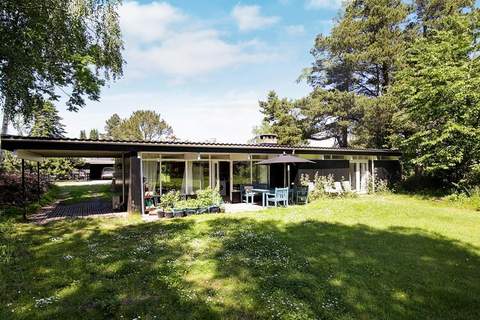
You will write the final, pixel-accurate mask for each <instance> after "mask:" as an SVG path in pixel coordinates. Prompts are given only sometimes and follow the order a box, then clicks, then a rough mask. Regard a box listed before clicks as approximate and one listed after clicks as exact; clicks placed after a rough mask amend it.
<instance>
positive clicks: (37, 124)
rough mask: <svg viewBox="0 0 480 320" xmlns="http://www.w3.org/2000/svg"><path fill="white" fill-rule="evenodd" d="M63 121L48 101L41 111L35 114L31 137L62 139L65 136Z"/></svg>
mask: <svg viewBox="0 0 480 320" xmlns="http://www.w3.org/2000/svg"><path fill="white" fill-rule="evenodd" d="M61 121H62V118H61V117H60V116H59V115H58V111H57V109H56V108H55V106H54V105H53V103H51V102H50V101H47V102H45V103H44V104H43V106H42V108H41V109H40V110H37V111H35V112H34V114H33V126H32V128H31V130H30V135H31V136H32V137H52V138H61V137H63V136H64V135H65V126H64V125H63V124H62V122H61Z"/></svg>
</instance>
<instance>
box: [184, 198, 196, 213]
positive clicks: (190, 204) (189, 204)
mask: <svg viewBox="0 0 480 320" xmlns="http://www.w3.org/2000/svg"><path fill="white" fill-rule="evenodd" d="M197 208H198V200H197V199H188V200H187V201H185V215H187V216H189V215H192V214H196V213H197Z"/></svg>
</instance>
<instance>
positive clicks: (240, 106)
mask: <svg viewBox="0 0 480 320" xmlns="http://www.w3.org/2000/svg"><path fill="white" fill-rule="evenodd" d="M340 6H341V3H340V1H338V0H270V1H257V2H255V1H241V2H238V1H219V0H217V1H214V0H210V1H193V0H191V1H165V2H164V1H126V2H124V3H123V5H122V7H121V8H120V19H121V27H122V32H123V37H124V41H125V52H124V58H125V59H126V62H127V65H126V66H125V74H124V77H123V78H121V79H120V80H117V81H116V82H113V83H110V84H109V85H108V86H107V87H105V88H104V89H103V91H102V95H101V100H100V101H99V102H88V103H87V106H86V107H85V108H84V109H82V110H80V111H79V112H78V113H71V112H68V111H65V107H64V106H61V105H60V106H59V109H60V113H61V116H62V117H63V119H64V123H65V124H66V127H67V132H68V136H71V137H78V135H79V131H80V130H82V129H85V130H87V131H88V130H90V129H91V128H97V129H100V130H103V127H104V123H105V120H106V119H107V118H108V117H109V116H110V115H111V114H113V113H118V114H119V115H120V116H122V117H127V116H128V115H129V114H130V113H131V112H132V111H134V110H137V109H154V110H156V111H157V112H159V113H161V115H162V117H163V118H164V119H165V120H166V121H167V122H169V123H170V124H171V125H172V127H173V129H174V132H175V134H176V135H177V137H178V138H180V139H182V140H191V141H202V140H206V139H216V140H217V141H231V142H245V141H246V140H248V139H249V138H250V137H251V130H252V127H253V126H254V125H256V124H258V123H259V122H260V121H261V118H262V116H261V114H260V112H259V108H258V100H260V99H264V98H265V96H266V94H267V92H268V91H269V90H276V91H277V92H278V93H279V95H281V96H285V97H289V98H297V97H300V96H302V95H305V94H306V93H308V91H309V88H308V87H307V85H306V84H298V83H296V82H295V80H296V78H297V77H298V76H299V74H300V73H301V70H302V69H303V68H304V67H307V66H309V64H310V63H311V60H312V58H311V56H310V54H309V50H310V48H311V47H312V45H313V41H314V39H315V36H316V35H317V34H318V33H328V31H329V29H330V28H331V25H332V20H333V19H334V18H335V17H336V16H337V15H338V12H339V9H340Z"/></svg>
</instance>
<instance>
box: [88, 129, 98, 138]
mask: <svg viewBox="0 0 480 320" xmlns="http://www.w3.org/2000/svg"><path fill="white" fill-rule="evenodd" d="M99 137H100V135H99V133H98V130H97V129H91V130H90V134H89V135H88V138H89V139H91V140H98V138H99Z"/></svg>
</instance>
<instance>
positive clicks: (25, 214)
mask: <svg viewBox="0 0 480 320" xmlns="http://www.w3.org/2000/svg"><path fill="white" fill-rule="evenodd" d="M22 194H23V198H22V204H23V219H24V220H27V199H26V197H27V191H26V190H25V159H22Z"/></svg>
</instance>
